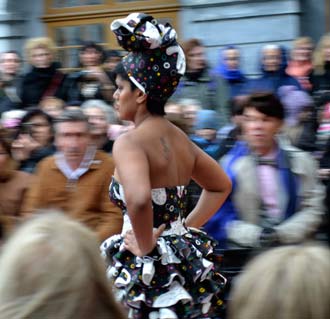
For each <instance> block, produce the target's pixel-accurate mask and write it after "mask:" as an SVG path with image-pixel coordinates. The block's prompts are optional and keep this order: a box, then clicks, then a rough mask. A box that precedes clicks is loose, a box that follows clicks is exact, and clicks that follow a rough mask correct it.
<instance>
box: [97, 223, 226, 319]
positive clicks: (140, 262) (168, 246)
mask: <svg viewBox="0 0 330 319" xmlns="http://www.w3.org/2000/svg"><path fill="white" fill-rule="evenodd" d="M215 245H216V243H215V242H214V240H213V239H212V238H211V237H209V236H208V235H207V234H206V233H204V232H202V231H200V230H197V229H193V228H189V229H188V231H187V233H185V234H183V235H168V236H161V237H159V239H158V241H157V245H156V247H155V249H154V250H153V251H152V252H151V253H150V254H149V255H148V256H144V257H142V258H140V257H136V256H134V255H133V254H132V253H131V252H129V251H127V250H125V249H124V248H123V238H122V236H121V235H115V236H112V237H110V238H108V239H107V240H106V241H105V242H104V243H103V244H102V246H101V250H102V253H103V255H104V256H105V257H106V259H107V261H108V263H109V265H110V266H109V267H108V269H107V275H108V277H109V279H110V280H112V281H113V283H114V286H115V287H116V288H117V289H118V292H117V294H118V296H119V298H120V299H121V300H122V301H124V302H125V303H127V304H128V305H129V306H130V307H133V308H141V303H142V302H143V303H144V304H145V305H147V306H148V307H150V308H156V309H158V311H159V312H160V311H161V309H163V310H162V311H163V312H164V313H167V310H166V311H165V310H164V309H167V308H168V307H171V306H173V305H176V304H177V303H179V302H181V303H182V304H194V303H198V304H200V307H201V309H202V310H201V311H202V312H203V313H207V312H208V311H209V309H210V307H211V306H215V307H221V306H222V300H221V299H218V298H217V297H216V295H218V293H219V292H220V291H222V290H223V288H224V286H225V284H226V279H225V278H224V277H223V276H221V275H220V273H219V260H215V259H216V256H215V255H214V254H213V249H214V246H215ZM155 274H156V275H155ZM214 303H215V304H214ZM155 313H156V312H155ZM155 318H162V317H161V316H160V315H159V316H158V317H156V314H155ZM169 318H172V317H169ZM173 318H176V317H173Z"/></svg>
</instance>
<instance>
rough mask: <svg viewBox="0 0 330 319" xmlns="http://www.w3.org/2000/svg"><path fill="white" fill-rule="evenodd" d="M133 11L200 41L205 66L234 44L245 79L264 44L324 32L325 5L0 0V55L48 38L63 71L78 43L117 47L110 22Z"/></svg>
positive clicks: (270, 0)
mask: <svg viewBox="0 0 330 319" xmlns="http://www.w3.org/2000/svg"><path fill="white" fill-rule="evenodd" d="M136 11H143V12H147V13H151V14H153V15H154V16H155V17H157V18H158V19H160V20H164V21H165V20H166V21H170V22H171V23H172V24H173V25H174V27H175V28H176V29H177V30H178V33H179V37H180V40H185V39H189V38H192V37H194V38H199V39H201V40H202V41H203V43H204V44H205V46H206V48H207V54H208V58H209V61H210V64H211V65H214V64H215V63H216V62H217V60H218V56H219V50H220V49H221V48H223V47H224V46H226V45H237V46H238V47H239V48H241V50H242V66H243V69H244V71H245V73H246V74H248V75H251V76H253V75H256V74H257V73H258V71H259V70H258V63H257V60H258V55H259V51H260V48H261V47H262V46H263V45H264V44H267V43H276V44H281V45H284V46H286V47H288V48H290V45H291V43H292V40H293V39H295V38H296V37H298V36H301V35H308V36H311V37H312V38H313V39H314V41H315V42H317V41H318V39H319V37H320V36H321V35H322V34H324V33H325V32H329V31H330V25H329V21H330V12H329V11H330V0H166V1H164V0H138V1H131V0H117V1H114V0H0V51H1V52H3V51H6V50H13V49H15V50H17V51H19V52H21V53H23V51H24V50H23V48H24V42H25V41H26V39H28V38H30V37H36V36H50V37H52V38H53V39H54V40H55V42H56V44H57V46H58V48H59V59H60V60H61V62H62V64H63V66H64V67H65V68H68V69H70V68H72V67H74V66H75V64H76V58H77V50H78V49H79V47H80V45H81V43H82V41H85V40H93V41H96V42H98V43H100V44H101V45H103V46H104V47H105V48H115V47H117V44H116V41H115V38H114V36H113V35H112V33H111V31H110V29H109V24H110V22H111V20H113V19H115V18H118V17H122V16H125V15H127V13H129V12H136Z"/></svg>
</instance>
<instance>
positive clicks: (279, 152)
mask: <svg viewBox="0 0 330 319" xmlns="http://www.w3.org/2000/svg"><path fill="white" fill-rule="evenodd" d="M182 47H183V50H184V52H185V55H186V60H187V69H186V73H185V75H184V76H183V77H182V79H181V81H180V84H179V86H178V88H177V90H176V92H175V93H174V94H173V96H172V97H171V98H170V100H169V101H168V103H167V105H166V107H165V111H166V115H165V116H166V117H167V118H168V120H170V121H171V122H172V123H173V124H174V125H176V126H178V127H180V128H181V129H182V130H183V131H184V132H186V134H187V135H188V136H189V137H190V139H191V140H192V141H193V142H194V143H195V144H196V145H198V146H199V147H200V148H202V149H203V150H204V151H205V152H206V153H208V154H209V155H210V156H211V157H213V158H214V159H215V160H216V161H218V162H219V165H222V167H223V168H224V170H225V171H226V173H227V174H228V176H229V177H230V178H231V180H232V184H233V190H232V193H231V195H230V196H229V198H228V199H227V201H226V203H225V204H224V205H223V207H221V208H219V211H218V212H217V213H216V214H215V215H214V216H213V217H212V218H211V220H210V221H209V222H208V223H207V224H206V225H205V229H204V230H205V231H207V232H208V233H210V234H211V235H212V236H213V237H215V238H216V239H217V240H218V243H219V246H218V249H219V252H220V253H221V254H224V256H225V257H226V251H230V252H232V251H233V250H236V251H240V250H241V249H243V250H246V249H247V250H254V251H256V250H260V249H261V250H263V249H268V248H272V247H275V246H282V245H291V244H301V243H304V242H306V241H308V242H309V241H319V242H323V243H325V244H327V245H328V244H329V242H330V234H329V228H330V227H329V226H330V225H329V219H330V34H326V35H324V36H323V37H321V38H320V40H319V42H318V43H313V41H312V39H310V38H309V37H299V38H297V39H296V40H295V41H293V43H292V47H291V48H285V47H283V46H280V45H276V44H269V45H265V46H264V47H263V48H262V49H261V51H260V54H259V56H258V57H255V58H256V59H258V61H259V65H260V70H259V71H260V76H259V77H257V78H256V77H253V78H251V77H248V76H246V75H245V74H244V71H243V70H242V68H241V63H240V59H241V56H242V54H244V52H241V50H240V48H238V47H236V46H228V47H225V48H223V49H221V51H220V52H219V54H218V57H219V60H218V62H217V63H216V65H215V66H211V65H210V64H209V63H208V61H207V57H206V48H205V46H204V45H203V42H202V41H201V40H200V39H189V40H187V41H186V42H184V43H182ZM24 54H25V60H26V61H27V63H28V64H29V67H28V70H27V72H26V73H22V68H23V67H22V63H23V58H22V56H21V55H20V54H19V53H18V52H17V51H8V52H2V53H1V55H0V242H4V241H5V240H6V239H7V237H10V235H11V233H12V232H13V230H14V229H15V228H16V227H17V226H18V225H19V224H21V222H22V221H24V220H26V219H27V218H29V217H30V216H31V215H42V214H44V213H45V211H44V209H57V210H60V211H62V212H65V213H66V215H67V216H69V217H70V218H72V219H74V220H76V221H79V222H82V223H83V224H84V225H85V226H87V227H88V228H89V229H90V230H92V231H93V232H94V235H96V236H97V240H98V241H99V242H101V241H102V240H104V239H106V238H108V237H109V236H111V235H114V234H118V233H120V231H121V226H122V213H121V211H120V209H119V208H118V207H116V206H115V205H114V204H113V203H111V202H110V200H109V197H108V187H109V184H110V181H111V178H112V174H113V171H114V165H113V160H112V157H111V153H112V147H113V143H114V141H115V140H116V138H117V137H118V136H120V135H121V134H124V133H125V132H126V131H127V130H129V129H131V128H132V123H128V122H123V121H120V120H119V119H118V118H117V115H116V111H115V105H114V100H113V93H114V91H115V89H116V86H115V82H114V77H115V75H114V69H115V67H116V64H117V63H118V62H119V61H120V59H121V57H122V55H123V52H119V51H116V50H109V51H105V50H104V49H103V48H102V47H101V46H99V45H98V44H96V43H94V42H92V41H91V42H86V43H84V45H83V46H82V47H81V48H80V51H79V56H77V68H76V69H75V70H73V71H70V72H68V71H63V69H62V68H61V65H60V64H59V63H58V62H57V61H56V48H55V44H54V43H53V41H52V40H51V39H50V38H31V39H29V40H27V42H26V45H25V51H24ZM274 141H276V143H275V144H276V148H275V149H272V147H271V146H272V145H273V144H272V143H273V142H274ZM267 149H270V150H271V151H272V152H270V153H267V154H262V153H263V150H267ZM256 150H257V152H256ZM258 151H260V152H259V153H260V154H259V153H258ZM187 189H188V193H189V202H188V203H187V214H189V212H190V211H191V210H192V209H193V208H194V206H195V205H196V203H197V201H198V198H199V195H200V192H201V189H200V187H199V185H198V184H197V183H195V182H194V181H191V182H190V184H189V185H188V188H187ZM137 191H138V185H137ZM52 218H54V221H53V223H54V224H56V223H57V222H58V223H59V224H60V225H61V223H64V224H65V223H66V221H65V220H64V221H62V220H61V219H58V220H57V218H58V217H52ZM64 224H63V225H64ZM64 226H65V225H64ZM64 226H63V227H64ZM64 228H65V227H64ZM64 228H63V231H64ZM22 235H24V233H23V232H22ZM68 236H69V235H68ZM18 242H19V240H18ZM18 242H17V243H16V242H13V243H12V244H11V245H12V246H13V247H12V248H14V249H15V247H14V246H15V245H19V243H18ZM68 242H69V241H68ZM14 243H15V244H14ZM66 244H67V243H65V242H64V243H63V245H66ZM8 249H9V248H8ZM8 249H7V250H8ZM47 249H49V248H47ZM73 249H75V248H73ZM296 251H297V248H296ZM292 254H293V253H292V252H291V255H292ZM321 255H322V254H321ZM228 256H229V255H228ZM242 256H243V255H242ZM242 256H241V257H242ZM281 256H282V255H281ZM241 257H238V258H241ZM228 258H229V257H228ZM242 258H243V257H242ZM283 258H284V257H283ZM242 260H243V259H242ZM242 260H240V261H237V260H236V261H233V264H235V263H237V264H238V265H239V266H243V261H242ZM244 260H245V259H244ZM282 261H283V259H282ZM45 267H48V266H47V265H46V266H45ZM267 267H270V266H269V265H267ZM78 268H79V267H78ZM260 269H261V268H260ZM261 271H262V270H261ZM307 276H311V274H307ZM246 280H247V279H246ZM0 284H1V277H0ZM252 288H253V287H251V286H249V285H247V287H245V289H247V291H248V290H249V289H252ZM253 289H254V288H253ZM279 289H283V287H280V288H279ZM297 289H298V288H297ZM83 290H84V289H83ZM0 291H1V285H0ZM101 293H102V292H101ZM106 293H108V292H106ZM0 295H1V293H0ZM236 298H239V296H238V297H236ZM243 299H244V298H243ZM244 302H246V301H244ZM240 306H242V303H241V304H240ZM104 307H108V305H106V306H104ZM109 307H113V306H112V305H110V306H109ZM114 307H115V306H114ZM235 307H236V306H235ZM238 308H239V307H237V309H238ZM0 309H1V302H0ZM232 309H233V314H231V315H232V318H243V317H244V318H252V317H253V318H262V316H261V317H258V316H255V315H253V316H252V315H251V316H249V315H247V316H246V313H245V312H243V311H242V314H234V307H233V308H232ZM116 311H118V313H120V310H116ZM247 313H248V312H247ZM251 313H253V312H251ZM325 313H326V311H325ZM248 314H250V313H248ZM266 317H267V312H266V315H265V318H266ZM321 317H322V316H321ZM321 317H320V318H321ZM8 318H9V317H8ZM77 318H78V317H77ZM109 318H110V317H109ZM114 318H115V317H114ZM116 318H119V317H116ZM283 318H284V317H283ZM292 318H294V317H292ZM297 318H298V317H297ZM309 318H318V317H316V316H315V317H309ZM322 318H325V317H322Z"/></svg>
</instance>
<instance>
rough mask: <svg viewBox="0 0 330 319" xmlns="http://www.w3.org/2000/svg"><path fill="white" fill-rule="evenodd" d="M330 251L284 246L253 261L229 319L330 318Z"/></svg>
mask: <svg viewBox="0 0 330 319" xmlns="http://www.w3.org/2000/svg"><path fill="white" fill-rule="evenodd" d="M329 274H330V250H329V249H328V248H327V247H326V246H321V245H318V244H309V245H302V246H284V247H279V248H275V249H272V250H269V251H267V252H266V253H264V254H261V255H259V256H258V257H256V258H255V259H254V260H252V261H251V262H250V263H249V264H248V265H247V266H246V268H245V269H244V270H243V273H242V274H241V275H240V276H239V277H237V278H236V281H235V282H234V286H233V288H232V292H231V295H230V298H229V300H230V302H229V316H228V318H229V319H265V318H273V319H328V318H330V303H329V300H330V277H329Z"/></svg>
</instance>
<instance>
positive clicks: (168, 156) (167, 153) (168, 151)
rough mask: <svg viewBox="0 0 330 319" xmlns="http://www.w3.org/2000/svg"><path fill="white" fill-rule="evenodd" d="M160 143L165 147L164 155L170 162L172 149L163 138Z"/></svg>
mask: <svg viewBox="0 0 330 319" xmlns="http://www.w3.org/2000/svg"><path fill="white" fill-rule="evenodd" d="M160 142H161V143H162V146H163V155H164V157H165V158H166V159H167V160H169V158H170V148H169V146H168V145H167V143H166V141H165V139H164V138H163V137H161V138H160Z"/></svg>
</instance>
